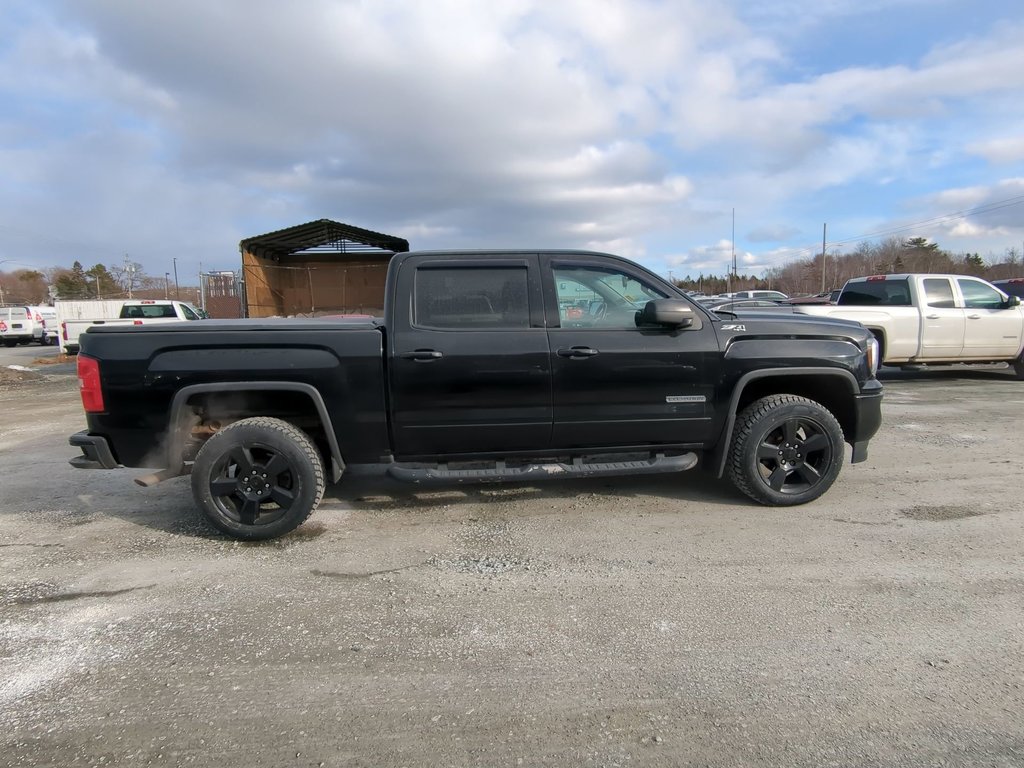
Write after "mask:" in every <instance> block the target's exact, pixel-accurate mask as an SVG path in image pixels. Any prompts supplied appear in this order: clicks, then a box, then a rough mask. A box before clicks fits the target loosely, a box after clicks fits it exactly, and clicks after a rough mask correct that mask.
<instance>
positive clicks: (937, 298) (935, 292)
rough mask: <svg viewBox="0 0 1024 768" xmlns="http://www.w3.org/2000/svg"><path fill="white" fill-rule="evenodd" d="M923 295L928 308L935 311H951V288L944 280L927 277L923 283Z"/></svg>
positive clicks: (947, 281)
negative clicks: (932, 308)
mask: <svg viewBox="0 0 1024 768" xmlns="http://www.w3.org/2000/svg"><path fill="white" fill-rule="evenodd" d="M924 295H925V300H926V301H927V302H928V306H929V307H935V308H936V309H952V308H953V307H954V306H956V304H955V303H954V301H953V286H952V285H950V284H949V280H946V279H945V278H937V277H929V278H926V279H925V281H924Z"/></svg>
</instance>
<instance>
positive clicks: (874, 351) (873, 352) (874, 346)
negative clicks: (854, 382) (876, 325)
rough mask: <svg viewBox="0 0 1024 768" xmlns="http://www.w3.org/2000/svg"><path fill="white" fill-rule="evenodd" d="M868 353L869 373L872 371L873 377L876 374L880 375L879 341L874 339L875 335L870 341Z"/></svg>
mask: <svg viewBox="0 0 1024 768" xmlns="http://www.w3.org/2000/svg"><path fill="white" fill-rule="evenodd" d="M867 353H868V371H870V372H871V375H872V376H874V375H875V374H876V373H878V364H879V362H880V360H879V359H878V339H876V338H875V337H874V334H872V336H871V338H870V339H868V349H867Z"/></svg>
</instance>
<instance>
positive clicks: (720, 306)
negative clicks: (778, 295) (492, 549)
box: [702, 299, 788, 312]
mask: <svg viewBox="0 0 1024 768" xmlns="http://www.w3.org/2000/svg"><path fill="white" fill-rule="evenodd" d="M702 303H703V304H704V306H705V307H707V308H708V309H712V310H715V311H718V310H722V311H723V312H732V311H735V310H737V309H772V308H777V307H787V308H788V305H786V304H783V303H781V302H778V301H772V300H771V299H714V300H712V301H706V302H702Z"/></svg>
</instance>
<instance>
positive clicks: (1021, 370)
mask: <svg viewBox="0 0 1024 768" xmlns="http://www.w3.org/2000/svg"><path fill="white" fill-rule="evenodd" d="M1010 367H1011V368H1013V373H1014V377H1015V378H1016V379H1017V381H1024V352H1021V353H1020V357H1018V358H1017V359H1016V360H1014V361H1013V362H1012V363H1010Z"/></svg>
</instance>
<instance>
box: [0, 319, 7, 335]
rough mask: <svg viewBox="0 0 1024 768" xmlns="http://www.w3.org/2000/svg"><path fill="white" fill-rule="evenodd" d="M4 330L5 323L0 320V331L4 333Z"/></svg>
mask: <svg viewBox="0 0 1024 768" xmlns="http://www.w3.org/2000/svg"><path fill="white" fill-rule="evenodd" d="M6 332H7V323H5V322H4V321H3V320H0V333H6Z"/></svg>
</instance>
